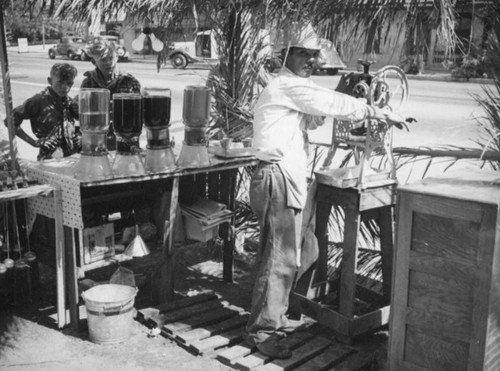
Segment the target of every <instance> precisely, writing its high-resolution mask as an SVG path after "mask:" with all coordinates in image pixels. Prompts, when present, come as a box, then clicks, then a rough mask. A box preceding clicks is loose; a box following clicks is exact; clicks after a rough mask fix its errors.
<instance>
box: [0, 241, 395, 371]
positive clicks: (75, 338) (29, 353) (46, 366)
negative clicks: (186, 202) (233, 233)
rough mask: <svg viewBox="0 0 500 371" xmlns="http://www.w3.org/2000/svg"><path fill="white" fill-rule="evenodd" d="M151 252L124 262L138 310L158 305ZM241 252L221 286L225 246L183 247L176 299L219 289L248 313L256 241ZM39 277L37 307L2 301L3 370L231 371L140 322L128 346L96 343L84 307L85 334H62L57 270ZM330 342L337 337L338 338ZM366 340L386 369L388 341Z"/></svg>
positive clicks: (104, 272)
mask: <svg viewBox="0 0 500 371" xmlns="http://www.w3.org/2000/svg"><path fill="white" fill-rule="evenodd" d="M148 246H150V249H151V254H150V255H149V256H146V257H143V258H136V259H134V260H133V261H129V262H125V263H122V266H123V267H126V268H129V269H131V270H133V272H134V276H135V281H136V285H137V287H138V288H139V291H138V294H137V296H136V298H135V308H136V309H138V310H140V309H142V308H148V307H151V306H154V305H156V301H155V298H156V297H157V295H158V290H157V278H156V277H157V274H156V273H157V271H158V269H157V268H158V264H159V262H160V260H161V259H160V257H161V251H160V248H159V247H156V248H155V247H151V244H148ZM237 250H238V251H237V252H236V254H235V261H234V282H233V283H226V282H224V281H223V280H222V262H221V261H222V251H221V248H220V245H217V244H209V245H208V246H207V245H206V244H203V243H194V244H189V245H186V244H178V245H177V247H176V248H175V254H174V258H175V280H176V281H175V287H176V294H178V295H179V296H180V295H183V296H186V295H196V294H198V293H201V292H205V291H207V290H208V291H213V292H215V293H216V294H218V295H219V296H220V297H221V300H225V301H227V302H229V303H230V304H232V305H234V306H238V307H241V308H244V309H245V310H249V307H250V300H251V291H252V287H253V282H254V277H255V271H256V267H257V259H256V253H255V251H256V243H255V241H251V240H249V239H247V240H246V242H245V248H244V249H241V248H240V249H237ZM117 268H118V265H112V266H108V267H105V268H101V269H98V270H94V271H91V272H87V275H86V279H88V280H92V281H94V282H98V283H104V282H106V281H108V280H109V279H110V277H111V276H112V275H113V273H115V272H116V270H117ZM39 271H40V277H41V287H40V288H39V289H37V290H34V291H35V293H34V300H33V303H31V304H30V303H24V304H19V305H17V306H13V305H12V304H9V303H5V302H3V303H2V301H1V298H0V370H9V371H10V370H12V371H18V370H19V371H20V370H22V371H24V370H28V371H29V370H37V371H39V370H51V371H54V370H55V371H59V370H70V371H73V370H82V371H83V370H85V371H87V370H93V371H100V370H103V371H104V370H105V371H112V370H120V371H121V370H125V371H127V370H131V371H132V370H134V371H136V370H139V371H140V370H178V371H191V370H192V371H195V370H206V371H208V370H210V371H212V370H232V368H229V367H227V366H224V365H222V364H221V363H219V362H218V361H217V360H215V359H211V358H208V357H201V356H195V355H193V354H191V353H189V352H188V351H186V350H185V349H183V348H181V347H179V346H178V345H176V344H175V343H174V342H172V341H170V340H169V339H166V338H165V337H162V336H157V337H151V336H150V330H149V329H148V328H147V327H146V326H145V325H143V324H140V323H139V322H137V321H133V324H132V334H131V336H130V338H129V339H128V340H127V341H125V342H122V343H119V344H107V345H104V344H95V343H92V342H91V341H90V340H89V335H88V327H87V320H86V310H85V304H84V303H83V301H82V302H81V303H80V308H79V309H80V318H81V320H80V326H79V327H80V328H79V330H78V331H75V330H72V329H71V328H70V327H69V326H68V327H66V328H64V329H62V330H58V329H57V324H56V321H55V319H56V308H55V305H56V279H55V270H54V268H52V267H50V266H48V265H45V264H43V263H40V264H39ZM84 282H85V281H84ZM0 286H1V285H0ZM0 288H1V287H0ZM81 289H82V288H81ZM325 329H326V328H325ZM326 330H327V332H328V331H330V330H328V329H326ZM322 332H323V330H322ZM326 336H331V338H332V339H334V334H333V333H331V332H329V333H327V335H326ZM376 336H378V335H376ZM363 342H365V343H366V344H368V346H369V347H370V348H373V349H375V348H376V351H375V352H376V360H375V363H374V364H373V365H372V366H371V367H370V368H369V370H370V371H378V370H383V369H384V368H385V367H384V364H385V356H386V348H385V347H386V342H387V335H386V334H385V335H383V337H382V338H377V340H376V343H379V344H380V342H382V343H383V344H384V345H383V347H382V350H381V348H380V346H379V345H377V344H375V343H374V342H373V341H372V340H366V341H365V340H363Z"/></svg>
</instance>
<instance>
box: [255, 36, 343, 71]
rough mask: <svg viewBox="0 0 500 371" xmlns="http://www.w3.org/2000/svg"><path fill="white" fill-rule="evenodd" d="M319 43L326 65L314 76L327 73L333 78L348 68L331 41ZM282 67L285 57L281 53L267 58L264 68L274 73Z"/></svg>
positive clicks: (322, 40) (321, 40) (320, 41)
mask: <svg viewBox="0 0 500 371" xmlns="http://www.w3.org/2000/svg"><path fill="white" fill-rule="evenodd" d="M319 43H320V47H321V59H322V61H323V62H324V64H323V65H322V66H321V67H320V68H318V69H316V70H315V71H314V74H321V73H326V74H327V75H330V76H333V75H336V74H337V73H338V72H339V70H341V69H344V68H346V65H345V63H344V62H343V61H342V59H341V58H340V55H339V53H338V52H337V49H336V48H335V46H334V45H333V43H332V42H331V41H330V40H327V39H320V40H319ZM282 65H283V57H282V54H281V51H280V52H277V53H276V54H275V55H272V56H270V57H269V58H267V59H266V62H265V65H264V67H265V68H266V69H267V71H268V72H274V71H276V70H279V69H280V68H281V66H282Z"/></svg>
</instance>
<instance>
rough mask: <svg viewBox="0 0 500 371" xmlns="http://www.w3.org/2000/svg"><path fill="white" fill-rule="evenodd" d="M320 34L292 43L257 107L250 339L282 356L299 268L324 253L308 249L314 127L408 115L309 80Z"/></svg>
mask: <svg viewBox="0 0 500 371" xmlns="http://www.w3.org/2000/svg"><path fill="white" fill-rule="evenodd" d="M292 40H293V39H292ZM316 40H317V38H314V37H310V36H308V35H307V34H305V35H304V33H302V35H299V36H298V38H296V40H295V41H292V42H291V43H290V46H289V47H288V49H287V51H286V55H285V58H284V59H285V63H284V67H283V68H282V70H281V71H280V72H279V74H278V76H277V77H275V78H274V79H273V80H271V81H270V82H269V84H268V85H267V86H266V88H265V89H264V90H263V92H262V94H261V95H260V97H259V100H258V102H257V104H256V107H255V110H254V123H253V128H254V138H253V143H254V147H255V148H257V149H258V151H257V153H256V156H257V158H258V159H259V160H260V163H259V165H258V167H257V169H256V171H255V172H254V174H253V175H252V179H251V185H250V203H251V206H252V209H253V211H254V213H255V215H256V216H257V219H258V221H259V227H260V254H261V262H260V267H259V271H258V274H257V278H256V282H255V285H254V289H253V294H252V306H251V315H250V319H249V321H248V323H247V332H248V334H247V336H246V340H247V342H248V343H250V344H251V345H255V346H257V348H258V349H259V351H260V352H261V353H264V354H266V355H268V356H272V357H275V358H288V357H290V356H291V351H290V349H289V347H288V346H287V345H286V342H283V335H282V332H281V330H285V329H287V328H290V327H291V326H290V325H291V323H290V320H288V318H287V317H286V316H285V314H286V312H287V309H288V298H289V294H290V292H291V290H292V287H293V283H294V280H295V279H298V277H296V276H297V271H298V267H299V266H300V272H304V271H305V270H306V269H307V268H308V267H307V266H304V262H303V261H302V262H301V256H309V257H310V256H311V255H312V256H316V257H317V251H316V252H311V253H308V254H304V252H302V254H301V249H302V246H301V225H302V220H303V218H302V216H303V210H304V207H305V204H306V198H307V180H306V179H307V149H306V148H307V140H306V135H305V133H306V130H307V129H314V128H316V127H317V126H318V125H321V124H322V123H323V119H324V117H325V116H335V117H337V118H341V119H348V120H355V121H361V120H364V119H367V118H379V119H383V120H385V121H386V122H387V123H388V124H399V123H403V122H404V119H403V118H401V117H400V116H398V115H396V114H393V113H391V112H385V111H382V110H380V109H376V108H374V107H371V106H368V105H367V104H366V103H364V102H363V101H361V100H358V99H355V98H353V97H351V96H348V95H346V94H342V93H339V92H335V91H334V90H331V89H326V88H323V87H320V86H318V85H317V84H315V83H314V82H313V81H312V80H311V79H309V77H310V76H311V74H312V72H313V70H314V68H315V67H317V65H318V64H319V63H320V60H319V58H320V57H319V56H320V50H319V45H318V44H317V41H316ZM307 245H308V246H314V247H315V248H316V249H317V244H307ZM315 254H316V255H315ZM311 263H312V262H311V261H309V262H308V263H307V264H308V265H309V266H310V265H311ZM301 264H302V266H301Z"/></svg>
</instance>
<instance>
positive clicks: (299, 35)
mask: <svg viewBox="0 0 500 371" xmlns="http://www.w3.org/2000/svg"><path fill="white" fill-rule="evenodd" d="M286 36H288V40H286V39H287V38H286V37H285V43H284V46H285V47H288V48H291V47H297V48H305V49H312V50H320V49H321V45H320V38H319V37H318V35H317V34H316V32H315V31H314V29H313V27H312V25H311V24H310V23H308V24H305V25H304V24H299V23H296V22H294V23H292V25H291V26H290V28H289V32H288V33H287V34H286Z"/></svg>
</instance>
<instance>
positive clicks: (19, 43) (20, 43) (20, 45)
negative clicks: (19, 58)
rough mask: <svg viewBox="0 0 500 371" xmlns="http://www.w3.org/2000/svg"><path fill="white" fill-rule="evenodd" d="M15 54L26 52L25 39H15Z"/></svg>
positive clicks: (26, 40) (26, 42)
mask: <svg viewBox="0 0 500 371" xmlns="http://www.w3.org/2000/svg"><path fill="white" fill-rule="evenodd" d="M17 52H18V53H27V52H28V39H26V38H22V39H17Z"/></svg>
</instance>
